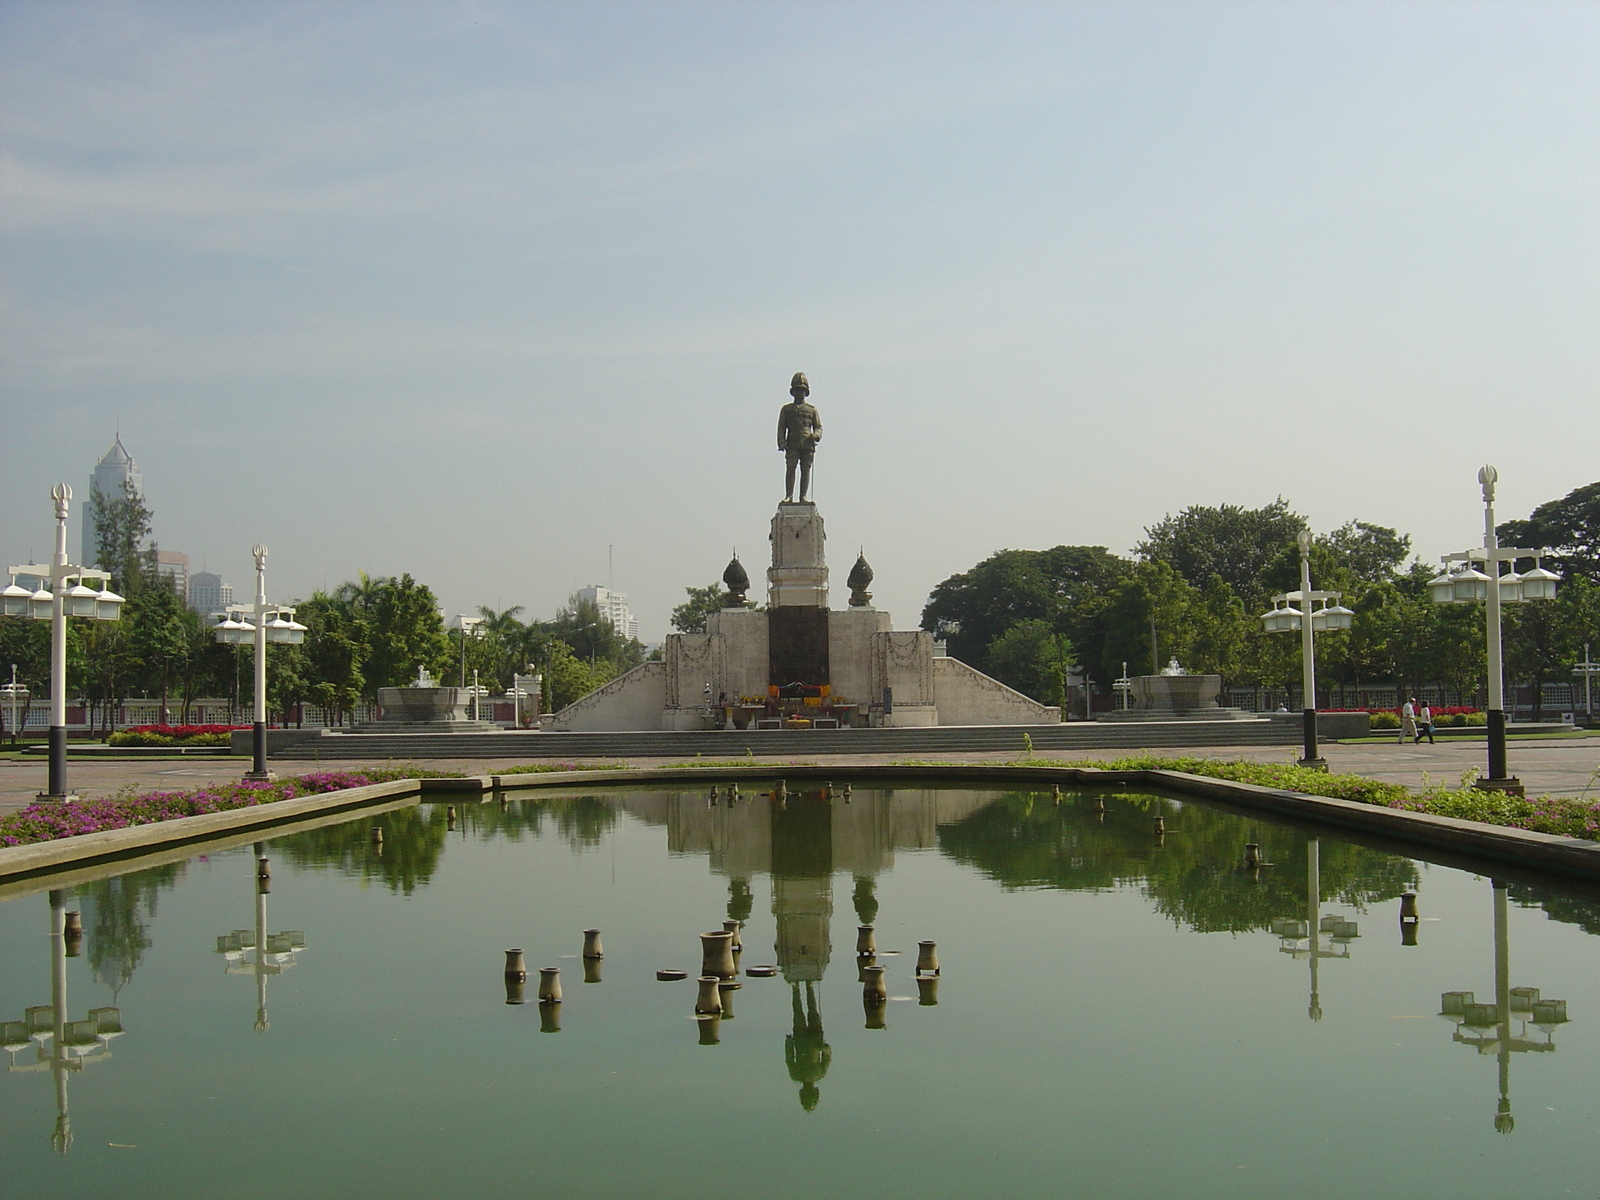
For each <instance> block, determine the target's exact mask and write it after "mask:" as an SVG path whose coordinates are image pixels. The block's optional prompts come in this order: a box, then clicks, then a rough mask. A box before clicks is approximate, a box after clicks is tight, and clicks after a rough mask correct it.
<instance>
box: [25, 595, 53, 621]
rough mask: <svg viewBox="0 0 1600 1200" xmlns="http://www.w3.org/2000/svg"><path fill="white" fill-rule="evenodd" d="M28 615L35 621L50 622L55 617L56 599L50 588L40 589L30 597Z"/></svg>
mask: <svg viewBox="0 0 1600 1200" xmlns="http://www.w3.org/2000/svg"><path fill="white" fill-rule="evenodd" d="M28 615H29V616H30V617H32V618H33V619H34V620H35V621H48V620H50V619H51V618H52V617H54V616H55V598H54V597H53V596H51V595H50V589H49V588H40V589H39V590H38V591H37V592H35V593H33V595H32V596H30V597H28Z"/></svg>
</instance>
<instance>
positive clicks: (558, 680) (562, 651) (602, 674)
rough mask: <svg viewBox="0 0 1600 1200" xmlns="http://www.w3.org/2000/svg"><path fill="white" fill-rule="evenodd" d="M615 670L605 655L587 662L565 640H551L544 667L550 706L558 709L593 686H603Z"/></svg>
mask: <svg viewBox="0 0 1600 1200" xmlns="http://www.w3.org/2000/svg"><path fill="white" fill-rule="evenodd" d="M608 628H609V626H608ZM615 673H616V668H615V667H614V666H612V664H611V663H610V662H609V661H608V660H606V659H603V658H597V659H596V660H595V661H594V663H593V665H591V664H589V663H587V662H585V661H583V660H582V659H580V658H579V657H578V656H577V655H575V654H574V653H573V652H572V648H571V647H570V646H568V645H567V644H566V643H565V642H551V643H550V653H549V657H548V659H547V665H546V667H545V687H546V689H547V690H548V692H549V697H550V710H551V711H552V712H558V711H560V710H561V709H563V708H565V707H566V706H567V705H569V704H571V703H572V702H573V701H574V700H577V699H580V698H581V697H583V696H587V695H588V694H589V693H590V692H592V691H594V690H595V688H598V687H603V686H605V685H606V684H607V683H609V682H610V681H611V680H612V679H613V678H614V677H615Z"/></svg>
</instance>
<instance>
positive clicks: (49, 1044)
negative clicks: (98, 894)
mask: <svg viewBox="0 0 1600 1200" xmlns="http://www.w3.org/2000/svg"><path fill="white" fill-rule="evenodd" d="M67 957H68V935H67V898H66V893H65V892H61V891H52V892H51V893H50V1003H49V1004H39V1005H35V1006H33V1007H31V1008H29V1009H27V1010H26V1011H25V1012H24V1014H23V1019H22V1020H20V1021H6V1022H4V1023H3V1041H4V1046H5V1049H6V1050H7V1052H9V1054H10V1055H11V1061H10V1063H9V1064H7V1067H6V1070H7V1071H8V1072H13V1071H14V1072H36V1071H37V1072H42V1071H49V1072H50V1074H51V1075H52V1076H54V1078H55V1085H56V1122H55V1129H54V1130H53V1131H52V1132H51V1135H50V1142H51V1144H52V1145H53V1146H55V1148H56V1151H57V1153H60V1154H65V1153H66V1152H67V1151H68V1150H69V1149H70V1148H71V1147H72V1121H71V1119H70V1118H69V1117H68V1115H67V1074H68V1072H71V1071H82V1070H83V1068H84V1067H85V1066H86V1065H87V1064H89V1063H95V1062H102V1061H104V1060H105V1059H108V1058H110V1057H111V1051H110V1049H109V1045H110V1042H111V1039H112V1038H114V1037H120V1036H121V1035H122V1032H123V1029H122V1019H121V1014H120V1013H118V1011H117V1010H116V1009H115V1008H109V1007H108V1008H91V1009H90V1010H89V1016H88V1019H87V1020H84V1021H69V1020H68V1019H67ZM29 1042H32V1043H34V1045H35V1047H36V1049H35V1055H36V1059H35V1061H34V1062H31V1063H18V1062H17V1052H18V1051H19V1050H22V1049H24V1048H25V1047H26V1046H27V1045H28V1043H29ZM97 1051H98V1053H96V1052H97Z"/></svg>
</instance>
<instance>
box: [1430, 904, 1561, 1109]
mask: <svg viewBox="0 0 1600 1200" xmlns="http://www.w3.org/2000/svg"><path fill="white" fill-rule="evenodd" d="M1492 882H1493V892H1494V1003H1493V1004H1478V1003H1476V1001H1475V998H1474V996H1473V993H1471V992H1445V993H1444V994H1443V995H1442V996H1440V997H1439V1015H1440V1016H1442V1017H1445V1018H1447V1019H1449V1020H1450V1021H1451V1022H1452V1023H1453V1024H1454V1025H1455V1027H1456V1028H1455V1032H1454V1033H1452V1034H1451V1040H1452V1041H1456V1042H1460V1043H1462V1044H1463V1045H1467V1046H1475V1047H1476V1048H1477V1051H1478V1053H1479V1054H1493V1055H1494V1056H1495V1058H1496V1060H1497V1061H1498V1064H1499V1068H1500V1072H1499V1074H1500V1101H1499V1104H1498V1105H1497V1106H1496V1108H1495V1114H1494V1127H1495V1130H1496V1132H1498V1133H1510V1132H1511V1131H1512V1130H1513V1129H1515V1128H1516V1122H1515V1121H1514V1120H1513V1119H1512V1117H1511V1056H1512V1055H1513V1054H1522V1053H1527V1052H1530V1051H1531V1052H1533V1053H1536V1054H1548V1053H1551V1052H1553V1051H1554V1050H1555V1048H1556V1045H1555V1041H1554V1040H1553V1038H1552V1035H1553V1034H1554V1033H1555V1031H1556V1027H1557V1026H1558V1025H1564V1024H1566V1021H1567V1002H1566V1001H1565V1000H1544V999H1541V998H1540V996H1539V989H1538V988H1534V987H1512V986H1511V938H1510V931H1509V928H1508V923H1507V920H1506V916H1507V914H1506V885H1505V883H1504V882H1502V881H1501V880H1498V879H1496V880H1493V881H1492ZM1513 1020H1516V1021H1518V1022H1519V1024H1520V1026H1521V1028H1520V1030H1519V1031H1518V1032H1517V1033H1516V1034H1513V1033H1512V1032H1511V1023H1512V1021H1513ZM1530 1024H1531V1025H1532V1026H1533V1027H1534V1028H1535V1029H1538V1030H1540V1031H1542V1032H1543V1033H1544V1040H1543V1041H1540V1040H1538V1039H1536V1038H1530V1037H1528V1036H1527V1034H1528V1026H1529V1025H1530Z"/></svg>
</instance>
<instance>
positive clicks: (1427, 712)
mask: <svg viewBox="0 0 1600 1200" xmlns="http://www.w3.org/2000/svg"><path fill="white" fill-rule="evenodd" d="M1423 734H1427V735H1428V745H1430V746H1431V745H1433V744H1434V741H1433V709H1431V708H1429V707H1428V706H1427V704H1426V703H1424V704H1423V706H1422V707H1421V708H1419V709H1417V736H1416V737H1415V738H1413V739H1412V742H1413V743H1416V742H1420V741H1421V740H1422V735H1423Z"/></svg>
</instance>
